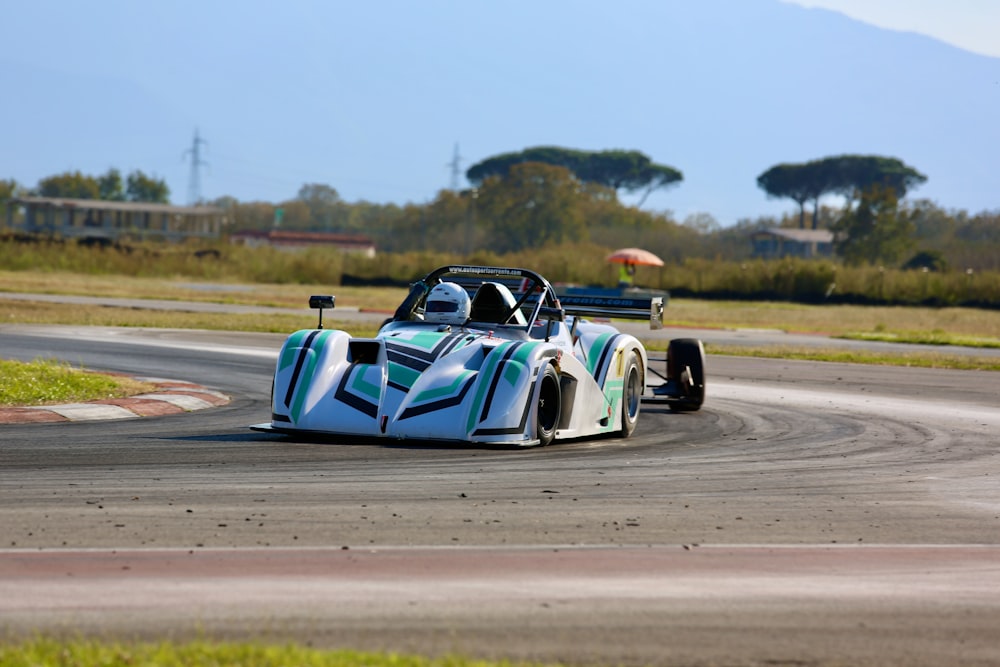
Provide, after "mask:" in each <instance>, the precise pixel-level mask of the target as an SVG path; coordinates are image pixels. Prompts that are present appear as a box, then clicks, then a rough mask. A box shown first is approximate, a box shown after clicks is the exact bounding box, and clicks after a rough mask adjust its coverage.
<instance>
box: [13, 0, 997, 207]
mask: <svg viewBox="0 0 1000 667" xmlns="http://www.w3.org/2000/svg"><path fill="white" fill-rule="evenodd" d="M807 5H808V6H811V7H817V8H818V7H820V6H821V5H822V7H823V8H824V10H820V9H815V10H813V9H810V10H808V11H807V10H805V9H803V7H804V6H807ZM825 9H836V10H837V11H843V12H845V13H846V14H848V15H850V16H852V17H854V18H857V19H859V20H864V21H870V22H871V23H872V24H873V25H878V26H879V27H882V28H890V29H893V30H902V31H911V32H917V33H920V34H922V35H927V36H928V37H930V38H934V39H940V40H945V41H946V42H948V43H949V44H953V45H954V46H956V47H959V48H962V49H968V50H970V51H972V52H976V53H983V52H984V49H987V48H991V49H993V51H994V52H996V53H994V54H992V55H993V56H994V57H992V58H984V57H981V56H973V55H971V54H967V53H964V52H960V51H958V50H957V49H953V48H950V47H945V46H943V45H942V44H941V43H939V42H935V41H933V40H932V39H929V38H925V37H920V38H912V36H909V35H906V34H903V33H887V32H885V31H883V30H879V29H876V28H870V27H869V26H866V25H864V24H859V23H856V22H855V21H853V20H850V19H847V18H845V17H843V16H840V15H837V14H832V13H830V12H829V11H825ZM0 15H2V16H3V17H4V23H5V30H4V34H3V35H2V36H0V90H2V91H3V93H2V95H3V103H2V104H0V128H3V129H2V130H0V178H14V179H15V180H17V181H18V182H19V183H21V184H23V185H27V186H29V187H30V186H33V185H35V184H36V183H37V182H38V180H39V179H41V178H44V177H46V176H50V175H53V174H57V173H62V172H64V171H68V170H81V171H83V172H84V173H88V174H100V173H104V172H105V171H106V170H107V169H108V168H109V167H112V166H114V167H117V168H119V169H120V170H121V171H122V172H124V173H128V172H129V171H131V170H134V169H141V170H143V171H144V172H146V173H147V174H152V175H154V176H157V177H159V178H164V179H166V180H167V182H168V185H169V186H170V189H171V193H172V200H173V201H174V202H175V203H185V202H186V200H187V196H186V195H187V191H188V185H189V176H190V173H191V169H190V162H187V161H185V160H184V159H183V155H184V152H185V150H186V149H188V148H189V147H190V146H191V141H192V139H193V135H194V132H195V129H196V128H197V129H198V131H199V132H200V135H201V136H202V137H203V138H204V139H205V140H206V141H207V142H208V143H207V145H205V146H204V147H203V152H202V158H203V160H204V161H205V162H207V166H205V167H204V168H203V169H201V170H200V172H199V173H200V176H201V179H200V181H201V193H202V195H203V196H204V197H205V198H208V199H212V198H215V197H219V196H222V195H231V196H235V197H236V198H237V199H239V200H241V201H253V200H260V201H269V202H279V201H283V200H286V199H291V198H293V197H294V196H295V195H296V193H297V191H298V189H299V187H300V186H301V185H303V184H305V183H323V184H328V185H331V186H333V187H334V188H336V189H337V190H338V191H339V192H340V194H341V195H342V196H343V198H344V199H346V200H347V201H360V200H367V201H371V202H376V203H390V202H391V203H397V204H404V203H407V202H414V203H423V202H427V201H430V200H432V199H433V198H434V197H435V196H436V194H437V192H438V191H439V190H440V189H442V188H447V187H448V186H449V184H450V182H451V172H450V170H449V167H448V163H449V162H450V161H451V159H452V151H453V149H454V146H455V144H456V143H457V144H458V145H459V151H460V154H461V166H462V173H463V175H464V170H465V169H466V168H467V167H469V166H470V165H472V164H473V163H475V162H478V161H480V160H483V159H485V158H487V157H490V156H492V155H495V154H498V153H502V152H509V151H517V150H522V149H524V148H527V147H529V146H537V145H558V146H565V147H570V148H579V149H588V150H603V149H610V148H626V149H636V150H641V151H643V152H645V153H647V154H648V155H649V156H650V157H651V158H652V159H653V160H654V161H656V162H659V163H663V164H667V165H671V166H674V167H676V168H679V169H680V170H682V171H683V172H684V181H683V183H681V184H680V185H679V186H678V187H676V188H673V189H670V190H668V191H665V192H661V193H657V194H655V195H654V196H652V197H650V198H649V200H648V201H647V204H646V205H645V208H647V209H653V210H669V211H672V212H673V213H674V215H675V217H676V218H678V219H683V218H685V217H686V216H688V215H693V214H697V213H708V214H710V215H712V216H714V217H715V218H716V219H717V220H718V221H719V222H720V223H722V224H724V225H728V224H731V223H733V222H735V221H736V220H738V219H740V218H744V217H755V216H757V215H765V214H770V215H773V214H777V213H781V212H786V211H788V210H790V209H791V208H794V205H790V204H789V202H787V201H778V200H769V199H767V197H766V195H764V193H763V192H761V191H760V190H759V188H757V186H756V183H755V178H756V176H757V175H758V174H760V173H761V172H762V171H764V170H765V169H767V168H768V167H769V166H772V165H773V164H776V163H777V162H784V161H789V162H791V161H802V160H807V159H813V158H818V157H823V156H826V155H832V154H839V153H877V154H886V155H892V156H895V157H899V158H900V159H902V160H904V161H905V162H907V163H908V164H911V165H913V166H915V167H916V168H918V169H920V170H922V171H924V172H925V173H927V174H928V176H929V177H930V180H929V182H928V184H927V185H926V186H924V187H922V188H921V189H920V191H919V192H918V193H917V194H918V195H919V196H925V197H928V198H931V199H934V200H935V201H938V202H939V203H940V204H941V205H943V206H945V207H948V208H967V209H969V210H970V211H972V212H978V211H979V210H983V209H985V208H990V209H994V208H998V207H1000V192H998V190H997V188H996V179H995V177H993V178H992V180H989V179H990V176H989V175H990V174H996V173H1000V153H998V151H996V150H995V146H997V145H1000V131H998V130H997V129H996V128H997V123H996V122H995V119H996V118H997V117H1000V104H998V100H1000V84H998V83H997V82H998V81H1000V52H997V51H998V50H1000V44H993V43H992V42H993V41H996V42H998V43H1000V40H986V41H985V42H984V39H983V35H984V33H988V34H990V35H993V34H1000V0H935V1H931V0H815V1H813V0H795V2H792V0H619V2H617V3H615V4H614V5H613V6H612V4H611V3H609V2H607V0H545V1H544V2H543V1H540V0H502V1H501V0H492V1H489V2H487V1H485V0H483V1H480V0H475V1H471V2H470V1H469V0H366V1H365V2H356V1H353V0H352V1H346V0H344V1H339V0H338V1H334V0H282V1H279V0H171V1H169V2H137V1H136V0H99V1H97V2H90V3H87V2H82V1H77V0H32V1H30V2H26V1H23V0H0ZM802 35H809V37H808V39H809V40H813V41H809V42H806V41H804V40H806V39H807V38H805V37H802ZM830 35H837V36H839V35H846V36H848V37H849V40H850V43H849V44H847V45H846V46H845V44H846V42H844V41H838V39H836V38H833V37H829V36H830ZM824 40H825V41H824ZM816 42H823V48H824V49H828V50H829V51H830V54H829V56H828V59H827V60H824V61H822V62H815V61H814V62H807V60H808V59H807V58H801V60H802V62H801V63H800V62H799V60H800V58H794V59H789V58H787V57H786V53H785V52H782V53H778V52H777V49H779V48H781V49H786V50H787V49H804V50H806V51H808V50H809V49H810V48H811V47H813V45H814V44H815V43H816ZM984 43H985V44H986V46H984ZM858 44H861V45H862V46H863V48H864V49H866V51H865V52H864V53H865V54H870V60H857V59H856V56H857V55H858V48H859V47H857V45H858ZM734 45H736V46H734ZM734 48H736V49H742V51H734V50H733V49H734ZM824 53H825V51H824ZM897 54H905V58H914V59H916V58H919V59H921V60H920V66H921V67H922V68H923V69H920V70H915V69H914V68H911V67H908V65H909V64H910V63H911V61H909V60H905V59H897V57H898V58H904V56H903V55H899V56H897ZM824 57H827V56H824ZM833 58H836V61H834V60H831V59H833ZM852 59H853V60H852ZM776 62H777V63H779V64H780V65H781V67H782V68H785V70H786V71H782V72H781V73H780V76H776V75H774V74H771V75H770V76H768V74H769V72H771V71H773V70H776V69H778V68H777V67H776V66H775V63H776ZM831 62H836V63H837V64H836V68H835V71H828V72H826V73H823V72H822V71H819V72H818V71H817V70H816V69H809V68H810V67H813V68H817V67H818V68H824V67H825V68H829V66H830V63H831ZM872 63H875V64H877V65H884V66H885V67H886V68H887V69H885V71H884V72H882V73H881V74H880V76H881V77H882V78H881V79H874V80H869V79H868V77H869V75H870V72H869V71H868V70H870V69H871V68H872ZM755 66H756V69H754V67H755ZM935 73H936V74H935ZM942 73H943V74H942ZM838 77H840V78H839V79H838ZM873 81H874V82H876V83H877V82H879V81H888V82H889V83H890V84H891V85H894V86H896V89H894V90H887V91H883V90H877V89H874V88H872V86H874V85H876V83H873ZM855 85H858V86H861V90H860V91H856V90H852V87H854V86H855ZM824 86H825V87H824ZM924 86H926V87H927V94H928V95H929V96H930V97H928V98H927V99H928V101H927V102H926V103H925V101H924V100H923V99H922V98H920V97H914V96H913V95H914V91H918V90H919V89H920V88H921V87H924ZM862 92H864V93H865V94H862ZM845 95H846V96H849V97H850V99H851V103H850V104H846V105H845V104H844V101H843V99H844V97H845ZM907 96H909V97H908V98H907V105H908V106H907V109H908V111H907V113H905V114H894V113H889V111H892V110H891V109H887V107H889V106H890V105H892V104H893V100H898V99H901V98H903V97H907ZM817 100H819V101H821V102H822V105H823V107H824V108H825V109H828V110H829V109H832V110H834V111H835V112H836V113H835V115H834V116H832V117H830V118H824V119H823V123H825V124H824V125H823V128H824V131H823V132H816V122H815V119H812V118H811V115H812V114H814V113H815V109H814V107H815V104H816V102H817ZM939 100H943V101H945V102H947V103H948V104H949V105H950V106H949V107H948V109H949V110H946V111H944V112H941V111H940V110H936V111H935V114H936V115H933V114H932V115H926V113H925V112H929V110H930V107H931V106H933V104H934V103H935V102H936V101H939ZM991 109H992V111H991ZM942 114H945V115H942ZM872 119H876V121H875V122H877V123H882V125H880V126H877V127H873V126H872V123H873V121H872ZM810 123H811V124H810ZM921 124H923V125H921ZM971 130H975V132H971ZM970 132H971V133H970ZM991 146H992V147H993V148H989V147H991ZM963 170H964V171H963ZM987 181H988V182H987ZM460 184H461V185H464V184H465V181H464V178H462V179H461V180H460ZM626 201H628V200H627V199H626Z"/></svg>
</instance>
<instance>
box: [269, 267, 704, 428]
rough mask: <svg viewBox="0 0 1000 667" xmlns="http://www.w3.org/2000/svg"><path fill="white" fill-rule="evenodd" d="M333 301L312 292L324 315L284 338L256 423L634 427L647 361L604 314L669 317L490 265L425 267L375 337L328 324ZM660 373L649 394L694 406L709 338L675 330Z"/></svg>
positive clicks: (681, 406) (638, 302) (655, 323)
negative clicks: (562, 291)
mask: <svg viewBox="0 0 1000 667" xmlns="http://www.w3.org/2000/svg"><path fill="white" fill-rule="evenodd" d="M334 305H335V299H334V297H332V296H314V297H312V298H310V306H311V307H313V308H317V309H319V323H318V326H317V328H315V329H306V330H302V331H297V332H295V333H293V334H292V335H291V336H289V337H288V339H287V340H286V341H285V343H284V345H283V347H282V348H281V352H280V354H279V355H278V360H277V364H276V368H275V373H274V384H273V389H272V398H271V413H272V414H271V421H270V422H269V423H265V424H258V425H255V426H252V427H251V428H253V429H255V430H259V431H267V432H277V433H283V434H290V435H303V436H315V435H324V436H334V435H335V436H374V437H385V438H400V439H403V438H405V439H417V440H431V441H453V442H466V443H481V444H490V445H493V444H500V445H511V446H526V447H527V446H537V445H548V444H550V443H552V442H553V441H554V440H557V439H559V440H562V439H571V438H582V437H587V436H596V435H600V434H617V435H618V436H621V437H628V436H630V435H631V434H632V432H633V431H634V430H635V428H636V424H637V422H638V419H639V412H640V405H641V400H642V396H643V394H644V393H645V391H646V377H647V371H649V359H648V357H647V354H646V350H645V348H644V347H643V345H642V343H640V342H639V340H638V339H636V338H635V337H633V336H631V335H628V334H625V333H622V332H620V331H619V330H618V329H616V328H615V327H614V326H612V325H611V324H610V318H628V319H639V318H641V319H647V318H648V319H649V321H650V326H651V327H652V328H661V327H662V316H663V302H662V299H661V298H651V299H629V298H617V297H613V298H612V297H587V296H563V297H562V298H560V297H559V296H558V295H557V294H556V291H555V290H554V289H553V287H552V285H551V284H549V282H548V281H547V280H546V279H545V278H543V277H542V276H540V275H539V274H537V273H535V272H534V271H530V270H528V269H521V268H505V267H496V266H466V265H457V266H456V265H452V266H443V267H441V268H438V269H436V270H434V271H431V272H430V273H428V274H427V275H426V276H424V277H423V278H421V279H420V280H418V281H417V282H415V283H413V285H412V286H411V288H410V291H409V293H408V295H407V296H406V298H405V299H404V300H403V302H402V304H401V305H400V306H399V307H398V308H397V309H396V311H395V314H394V315H393V316H392V317H391V318H389V319H388V320H386V321H385V322H384V323H383V325H382V326H381V328H380V329H379V331H378V333H377V334H376V336H375V337H374V338H354V337H352V336H351V335H350V334H349V333H347V332H345V331H337V330H331V329H324V328H323V310H324V309H329V308H333V307H334ZM587 318H605V319H606V320H608V321H607V322H596V321H592V320H591V319H587ZM658 375H661V374H658ZM661 377H663V379H664V380H665V382H664V383H662V384H661V385H660V386H658V387H656V388H655V389H653V390H652V392H651V393H650V395H649V398H651V399H662V400H664V401H666V402H667V403H668V404H669V405H670V406H671V407H672V408H674V409H675V410H697V409H698V408H700V407H701V404H702V401H703V400H704V348H703V346H702V344H701V342H700V341H697V340H694V339H678V340H674V341H671V343H670V347H669V348H668V359H667V372H666V375H661Z"/></svg>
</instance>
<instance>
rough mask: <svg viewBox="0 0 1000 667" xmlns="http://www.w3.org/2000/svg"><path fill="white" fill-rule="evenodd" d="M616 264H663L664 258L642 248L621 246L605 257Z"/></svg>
mask: <svg viewBox="0 0 1000 667" xmlns="http://www.w3.org/2000/svg"><path fill="white" fill-rule="evenodd" d="M605 259H606V260H607V261H609V262H614V263H616V264H641V265H644V266H663V260H662V259H660V258H659V257H657V256H656V255H654V254H653V253H651V252H649V251H648V250H643V249H641V248H621V249H620V250H615V251H614V252H613V253H611V254H610V255H608V256H607V257H605Z"/></svg>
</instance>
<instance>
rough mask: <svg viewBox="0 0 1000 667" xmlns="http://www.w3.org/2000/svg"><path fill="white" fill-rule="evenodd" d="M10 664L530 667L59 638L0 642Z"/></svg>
mask: <svg viewBox="0 0 1000 667" xmlns="http://www.w3.org/2000/svg"><path fill="white" fill-rule="evenodd" d="M0 664H3V665H5V666H6V667H63V666H66V667H68V666H70V665H72V666H73V667H119V666H120V667H125V666H131V667H135V666H140V667H141V666H143V665H156V667H220V666H223V665H253V666H254V667H308V666H310V665H313V666H316V667H319V666H320V665H322V666H323V667H513V665H515V664H516V665H519V666H521V667H529V664H530V663H510V662H489V661H484V660H469V659H465V658H461V657H445V658H424V657H420V656H412V655H399V654H395V653H361V652H357V651H345V650H336V651H334V650H322V649H314V648H306V647H302V646H296V645H293V644H288V645H282V646H271V645H265V644H238V643H218V644H216V643H210V642H205V641H197V642H190V643H185V644H174V643H169V642H162V643H117V642H99V641H91V640H75V641H70V642H60V641H56V640H54V639H48V638H38V639H32V640H30V641H25V642H22V643H13V644H11V643H7V644H0Z"/></svg>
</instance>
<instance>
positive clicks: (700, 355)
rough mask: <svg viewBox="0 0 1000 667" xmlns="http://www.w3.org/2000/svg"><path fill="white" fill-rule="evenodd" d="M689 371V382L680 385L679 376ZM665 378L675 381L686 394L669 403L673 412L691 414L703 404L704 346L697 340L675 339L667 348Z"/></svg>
mask: <svg viewBox="0 0 1000 667" xmlns="http://www.w3.org/2000/svg"><path fill="white" fill-rule="evenodd" d="M685 369H690V370H691V381H690V382H689V383H682V382H680V380H681V377H680V376H681V374H682V373H683V372H684V370H685ZM667 377H668V378H670V379H671V380H677V381H678V384H680V385H681V386H682V387H683V388H684V389H685V390H686V394H685V395H684V396H681V397H680V398H678V399H676V400H674V401H671V402H670V409H671V410H674V411H675V412H693V411H695V410H699V409H701V405H702V403H704V402H705V346H704V345H702V344H701V341H700V340H698V339H697V338H675V339H674V340H672V341H670V345H669V346H668V347H667Z"/></svg>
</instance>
